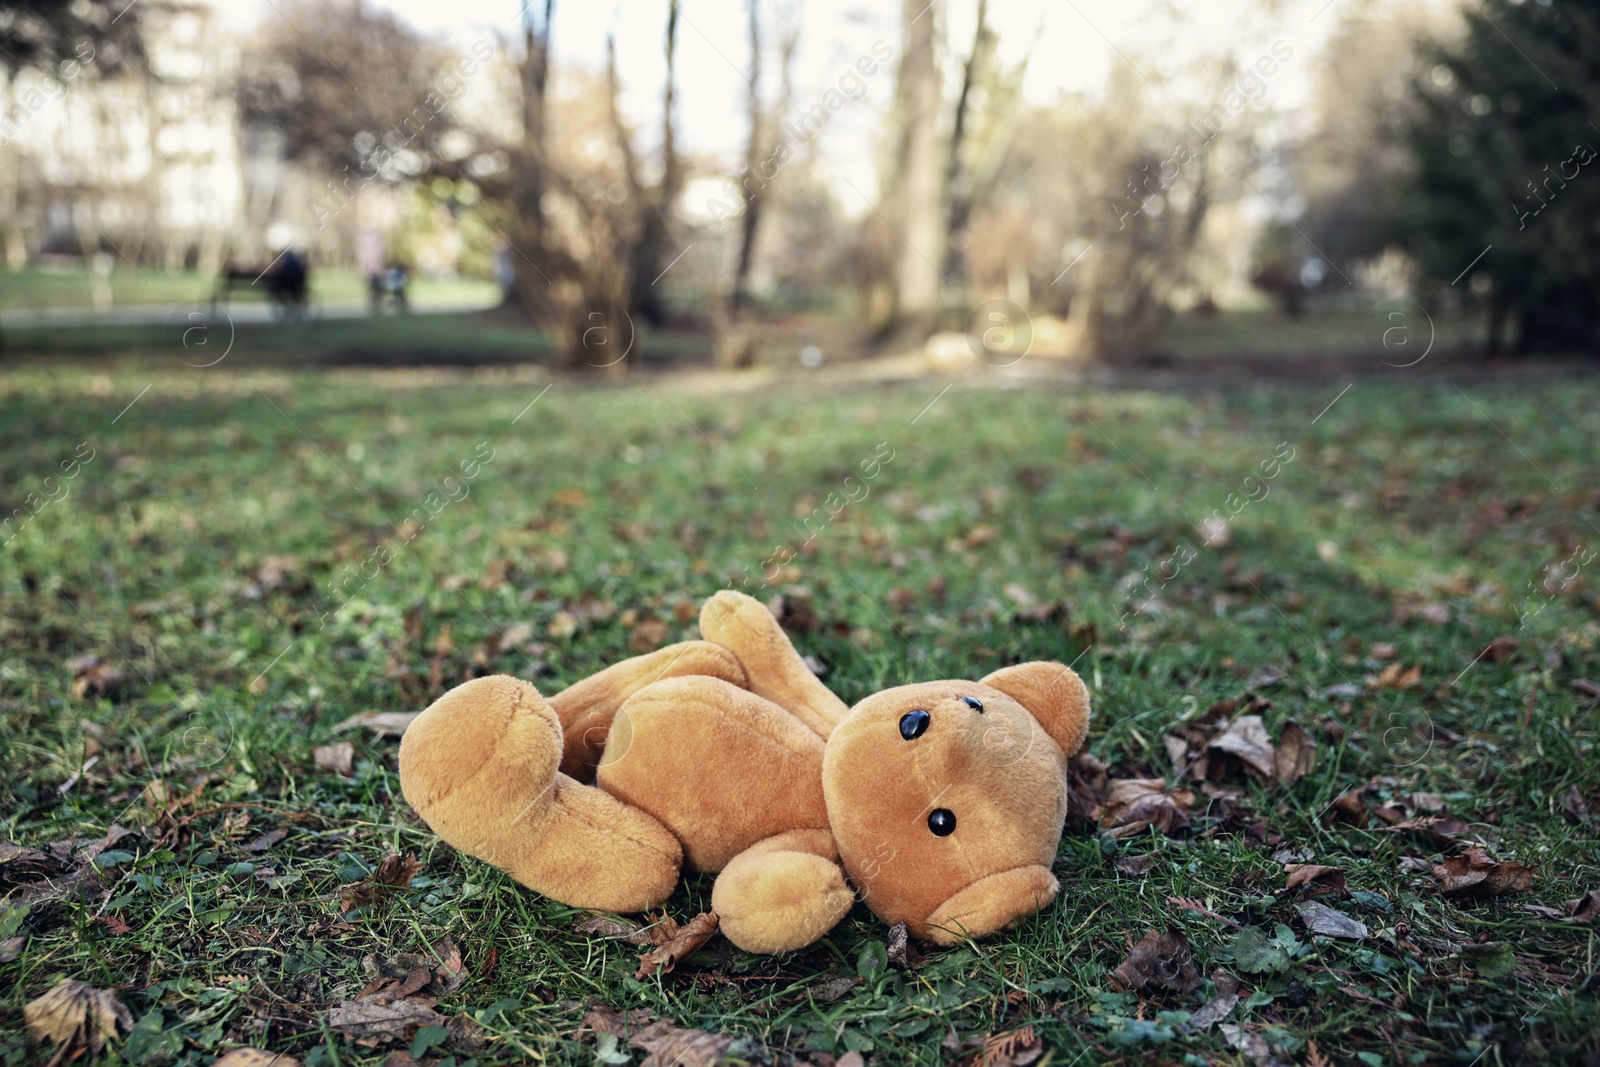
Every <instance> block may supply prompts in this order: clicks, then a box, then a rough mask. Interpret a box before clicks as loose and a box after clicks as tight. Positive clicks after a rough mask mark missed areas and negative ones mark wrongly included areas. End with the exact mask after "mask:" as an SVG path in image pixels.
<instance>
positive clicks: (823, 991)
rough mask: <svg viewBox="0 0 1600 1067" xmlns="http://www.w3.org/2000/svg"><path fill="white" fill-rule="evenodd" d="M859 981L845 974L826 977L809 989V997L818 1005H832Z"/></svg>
mask: <svg viewBox="0 0 1600 1067" xmlns="http://www.w3.org/2000/svg"><path fill="white" fill-rule="evenodd" d="M859 981H861V979H859V978H852V977H850V976H849V975H847V974H834V975H827V976H825V977H824V978H823V979H822V981H820V982H818V983H817V984H816V985H814V986H812V987H811V995H812V997H814V998H815V999H816V1000H817V1001H818V1002H819V1003H822V1004H832V1003H833V1002H834V1001H836V1000H838V999H839V998H840V997H842V996H844V995H845V994H846V993H848V992H850V990H852V989H854V988H855V986H856V983H858V982H859Z"/></svg>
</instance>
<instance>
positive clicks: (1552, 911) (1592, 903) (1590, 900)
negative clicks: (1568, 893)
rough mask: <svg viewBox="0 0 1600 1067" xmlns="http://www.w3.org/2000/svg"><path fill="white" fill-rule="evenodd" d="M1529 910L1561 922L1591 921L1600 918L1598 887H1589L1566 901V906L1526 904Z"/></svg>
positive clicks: (1586, 922) (1599, 890) (1599, 893)
mask: <svg viewBox="0 0 1600 1067" xmlns="http://www.w3.org/2000/svg"><path fill="white" fill-rule="evenodd" d="M1527 908H1528V910H1529V911H1531V912H1533V913H1534V914H1535V915H1538V916H1540V917H1541V918H1545V919H1554V920H1555V921H1556V922H1563V923H1584V924H1589V923H1593V922H1594V921H1595V919H1597V918H1600V889H1591V890H1589V891H1588V892H1587V893H1585V894H1584V895H1583V896H1581V897H1578V898H1577V899H1576V900H1569V901H1567V902H1566V907H1565V908H1564V909H1561V908H1547V907H1545V906H1544V905H1542V904H1529V905H1527Z"/></svg>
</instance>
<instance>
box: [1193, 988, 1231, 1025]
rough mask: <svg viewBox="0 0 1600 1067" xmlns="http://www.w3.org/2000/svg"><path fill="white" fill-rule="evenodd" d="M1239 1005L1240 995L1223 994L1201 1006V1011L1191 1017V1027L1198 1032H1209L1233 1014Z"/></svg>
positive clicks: (1219, 993) (1220, 993)
mask: <svg viewBox="0 0 1600 1067" xmlns="http://www.w3.org/2000/svg"><path fill="white" fill-rule="evenodd" d="M1238 1005H1239V994H1237V993H1222V992H1218V994H1217V995H1216V996H1215V997H1214V998H1212V999H1211V1000H1208V1001H1206V1003H1205V1004H1203V1005H1201V1007H1200V1010H1199V1011H1197V1012H1195V1013H1194V1014H1193V1015H1191V1016H1189V1025H1190V1026H1192V1027H1194V1028H1195V1029H1196V1030H1208V1029H1210V1028H1211V1027H1212V1026H1214V1025H1216V1024H1217V1023H1220V1022H1221V1021H1222V1020H1224V1019H1226V1018H1227V1017H1228V1016H1230V1015H1232V1014H1233V1009H1234V1008H1236V1007H1238Z"/></svg>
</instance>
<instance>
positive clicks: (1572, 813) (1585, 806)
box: [1561, 786, 1593, 823]
mask: <svg viewBox="0 0 1600 1067" xmlns="http://www.w3.org/2000/svg"><path fill="white" fill-rule="evenodd" d="M1561 810H1562V811H1564V812H1566V815H1567V818H1569V819H1571V820H1572V821H1573V822H1576V823H1586V822H1588V821H1589V819H1590V817H1591V816H1592V814H1593V813H1592V812H1591V811H1590V810H1589V802H1588V801H1587V800H1586V799H1584V796H1583V793H1582V792H1581V791H1580V790H1579V789H1578V787H1577V786H1573V787H1572V788H1571V789H1569V790H1567V795H1566V796H1564V797H1562V798H1561Z"/></svg>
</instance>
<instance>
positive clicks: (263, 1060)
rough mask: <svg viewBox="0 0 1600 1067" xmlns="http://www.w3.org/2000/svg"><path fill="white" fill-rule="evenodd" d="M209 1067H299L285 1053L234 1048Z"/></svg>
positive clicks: (292, 1058) (296, 1061) (294, 1060)
mask: <svg viewBox="0 0 1600 1067" xmlns="http://www.w3.org/2000/svg"><path fill="white" fill-rule="evenodd" d="M211 1067H300V1061H299V1060H297V1059H295V1058H294V1057H293V1056H291V1055H289V1054H288V1053H286V1052H268V1051H267V1050H266V1049H264V1048H236V1049H234V1050H233V1051H232V1052H227V1053H224V1054H223V1055H222V1057H221V1058H220V1059H218V1060H216V1061H214V1062H213V1063H212V1064H211Z"/></svg>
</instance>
